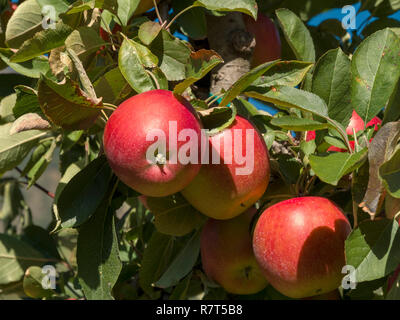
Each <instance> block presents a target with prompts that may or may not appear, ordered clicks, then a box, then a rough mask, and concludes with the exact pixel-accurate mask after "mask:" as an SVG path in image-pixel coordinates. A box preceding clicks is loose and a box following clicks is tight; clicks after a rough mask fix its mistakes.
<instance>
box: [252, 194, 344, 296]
mask: <svg viewBox="0 0 400 320" xmlns="http://www.w3.org/2000/svg"><path fill="white" fill-rule="evenodd" d="M350 231H351V227H350V224H349V222H348V220H347V218H346V217H345V215H344V214H343V213H342V211H341V210H340V209H339V208H338V207H337V206H336V205H335V204H334V203H333V202H331V201H330V200H328V199H326V198H321V197H299V198H293V199H289V200H285V201H282V202H279V203H277V204H275V205H273V206H271V207H269V208H268V209H266V210H265V211H264V212H263V213H262V215H261V217H260V218H259V220H258V221H257V224H256V227H255V229H254V235H253V249H254V254H255V257H256V259H257V261H258V263H259V264H260V266H261V268H262V270H263V272H264V275H265V277H266V278H267V280H268V282H269V283H270V284H271V285H272V286H273V287H274V288H275V289H276V290H278V291H279V292H281V293H282V294H284V295H286V296H288V297H291V298H298V299H299V298H306V297H311V296H315V295H321V294H324V293H327V292H330V291H333V290H335V289H337V288H338V287H339V286H340V284H341V280H342V278H343V274H342V273H341V272H342V268H343V266H344V265H345V264H346V263H345V251H344V242H345V240H346V238H347V236H348V235H349V233H350Z"/></svg>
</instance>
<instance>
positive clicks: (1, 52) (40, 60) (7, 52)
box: [0, 48, 50, 78]
mask: <svg viewBox="0 0 400 320" xmlns="http://www.w3.org/2000/svg"><path fill="white" fill-rule="evenodd" d="M13 54H14V53H13V52H12V51H11V49H3V48H0V58H1V60H3V61H4V62H5V63H6V64H7V65H8V66H9V67H11V68H12V69H13V70H15V71H16V72H18V73H20V74H23V75H24V76H27V77H31V78H39V77H40V74H41V73H43V74H46V73H47V72H48V71H49V70H50V66H49V61H48V60H47V59H46V58H44V57H36V58H34V59H32V60H29V61H26V62H22V63H12V62H10V58H11V56H12V55H13Z"/></svg>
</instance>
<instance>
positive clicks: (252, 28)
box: [243, 13, 281, 68]
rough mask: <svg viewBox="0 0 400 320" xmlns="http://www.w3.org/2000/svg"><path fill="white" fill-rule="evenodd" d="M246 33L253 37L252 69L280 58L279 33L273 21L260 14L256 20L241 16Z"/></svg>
mask: <svg viewBox="0 0 400 320" xmlns="http://www.w3.org/2000/svg"><path fill="white" fill-rule="evenodd" d="M243 19H244V23H245V25H246V29H247V31H248V32H250V33H251V34H253V35H254V38H255V40H256V46H255V48H254V51H253V56H252V60H251V66H252V68H254V67H257V66H258V65H260V64H263V63H265V62H268V61H273V60H277V59H280V58H281V39H280V37H279V31H278V29H277V28H276V26H275V24H274V23H273V21H272V20H271V19H270V18H268V17H267V16H265V15H263V14H262V13H259V14H258V17H257V20H254V19H253V18H252V17H250V16H248V15H243Z"/></svg>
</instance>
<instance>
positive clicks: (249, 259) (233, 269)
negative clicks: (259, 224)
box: [201, 207, 267, 294]
mask: <svg viewBox="0 0 400 320" xmlns="http://www.w3.org/2000/svg"><path fill="white" fill-rule="evenodd" d="M255 213H256V209H255V208H254V207H253V208H250V209H249V210H247V211H246V212H245V213H243V214H241V215H240V216H238V217H236V218H234V219H231V220H214V219H209V220H208V221H207V223H206V224H205V226H204V228H203V230H202V233H201V261H202V264H203V269H204V272H205V273H206V274H207V276H208V277H209V278H210V279H212V280H213V281H215V282H217V283H218V284H220V285H221V286H222V287H223V288H224V289H225V290H226V291H227V292H230V293H233V294H253V293H257V292H259V291H261V290H262V289H264V288H265V287H266V286H267V280H266V279H265V277H264V276H263V274H262V272H261V269H260V267H259V265H258V264H257V261H256V259H255V257H254V253H253V249H252V244H251V235H250V229H251V227H250V223H251V221H252V218H253V216H254V214H255Z"/></svg>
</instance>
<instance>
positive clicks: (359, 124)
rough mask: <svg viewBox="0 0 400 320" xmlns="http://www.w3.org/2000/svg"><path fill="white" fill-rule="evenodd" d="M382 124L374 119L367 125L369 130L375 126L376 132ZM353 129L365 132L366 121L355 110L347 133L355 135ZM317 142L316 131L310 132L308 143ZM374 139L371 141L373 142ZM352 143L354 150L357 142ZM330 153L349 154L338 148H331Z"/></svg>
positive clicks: (307, 138)
mask: <svg viewBox="0 0 400 320" xmlns="http://www.w3.org/2000/svg"><path fill="white" fill-rule="evenodd" d="M380 124H382V120H381V119H379V118H378V117H374V118H373V119H372V120H371V121H370V122H368V123H367V128H369V127H372V126H375V131H378V129H379V125H380ZM353 129H354V130H355V132H356V133H357V132H358V131H361V130H364V129H365V128H364V121H363V119H361V117H360V116H359V115H358V114H357V112H356V111H355V110H353V114H352V116H351V118H350V122H349V125H348V126H347V128H346V133H347V134H348V135H351V136H352V135H353ZM311 140H315V131H308V132H306V141H311ZM371 141H372V139H370V140H369V142H371ZM349 142H350V147H351V149H352V150H354V149H355V142H354V141H349ZM327 151H328V152H329V151H332V152H333V151H335V152H347V150H346V149H342V148H338V147H335V146H330V147H329V148H328V150H327Z"/></svg>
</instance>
